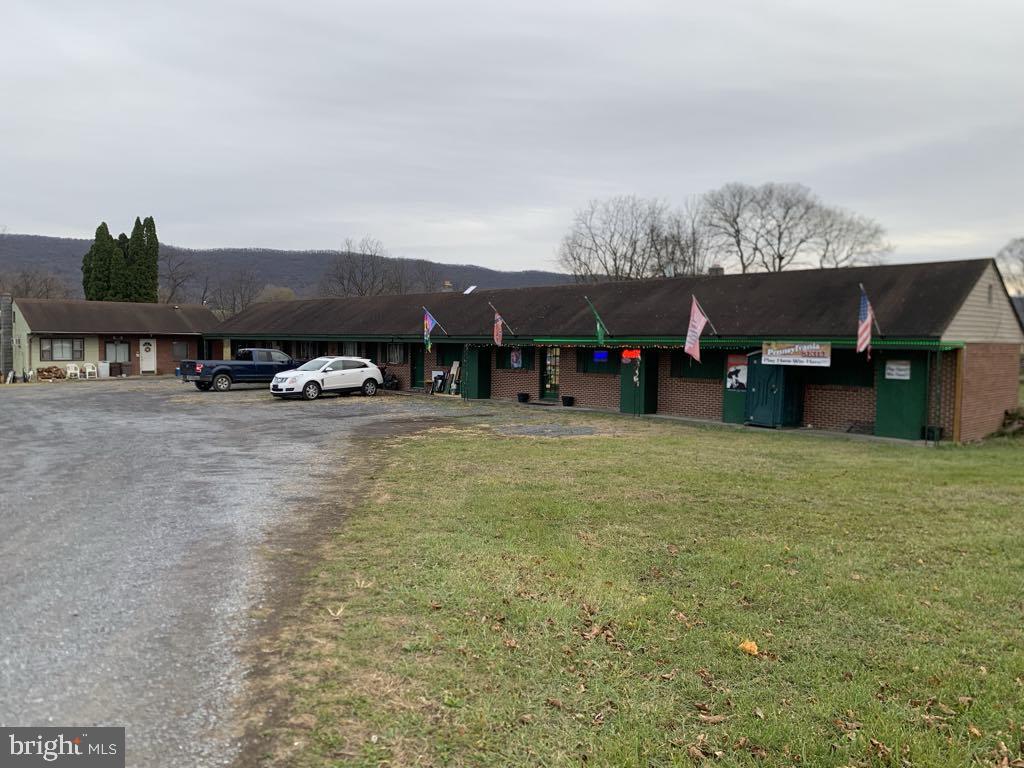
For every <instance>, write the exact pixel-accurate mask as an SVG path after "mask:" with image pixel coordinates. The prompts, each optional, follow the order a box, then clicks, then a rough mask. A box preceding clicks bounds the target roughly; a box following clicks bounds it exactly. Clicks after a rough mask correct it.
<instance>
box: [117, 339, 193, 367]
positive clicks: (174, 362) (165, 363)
mask: <svg viewBox="0 0 1024 768" xmlns="http://www.w3.org/2000/svg"><path fill="white" fill-rule="evenodd" d="M144 338H145V339H154V340H155V341H156V372H157V374H158V375H167V374H170V375H174V369H175V368H177V367H178V363H180V362H181V361H182V360H183V359H187V358H196V357H198V356H199V340H198V339H197V338H195V337H194V336H193V337H189V336H100V337H99V356H100V360H103V359H105V358H106V354H107V342H108V341H123V342H128V361H129V362H130V364H131V375H132V376H138V375H139V374H140V364H141V361H140V359H139V340H140V339H144ZM175 341H183V342H185V343H186V344H187V345H188V354H187V355H186V357H185V358H179V357H174V355H173V354H172V352H173V347H172V342H175Z"/></svg>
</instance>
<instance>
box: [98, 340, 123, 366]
mask: <svg viewBox="0 0 1024 768" xmlns="http://www.w3.org/2000/svg"><path fill="white" fill-rule="evenodd" d="M105 351H106V356H105V357H104V358H103V359H104V360H106V361H107V362H108V363H127V362H128V342H127V341H108V342H107V345H106V350H105Z"/></svg>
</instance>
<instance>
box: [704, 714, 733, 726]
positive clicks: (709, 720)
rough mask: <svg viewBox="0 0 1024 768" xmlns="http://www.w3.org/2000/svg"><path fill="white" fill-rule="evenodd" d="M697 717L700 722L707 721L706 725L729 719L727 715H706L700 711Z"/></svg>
mask: <svg viewBox="0 0 1024 768" xmlns="http://www.w3.org/2000/svg"><path fill="white" fill-rule="evenodd" d="M697 717H698V718H700V721H701V722H702V723H707V724H708V725H718V724H719V723H724V722H725V721H726V720H728V719H729V717H728V715H708V714H705V713H704V712H701V713H700V714H699V715H697Z"/></svg>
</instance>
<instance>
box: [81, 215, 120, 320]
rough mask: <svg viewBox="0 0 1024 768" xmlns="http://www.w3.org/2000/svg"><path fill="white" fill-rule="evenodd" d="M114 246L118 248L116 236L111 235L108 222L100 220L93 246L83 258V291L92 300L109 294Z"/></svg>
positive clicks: (100, 298)
mask: <svg viewBox="0 0 1024 768" xmlns="http://www.w3.org/2000/svg"><path fill="white" fill-rule="evenodd" d="M112 248H116V245H115V244H114V238H112V237H111V236H110V230H109V229H108V228H107V223H106V222H105V221H104V222H100V225H99V226H98V227H96V237H95V239H94V240H93V243H92V246H91V247H90V248H89V252H88V253H87V254H85V257H84V258H83V259H82V291H83V293H85V298H87V299H89V300H91V301H98V300H102V299H103V298H104V296H106V294H107V283H108V281H109V275H110V257H111V255H112V253H111V249H112Z"/></svg>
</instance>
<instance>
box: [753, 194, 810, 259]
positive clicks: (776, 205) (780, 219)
mask: <svg viewBox="0 0 1024 768" xmlns="http://www.w3.org/2000/svg"><path fill="white" fill-rule="evenodd" d="M755 199H756V200H757V206H758V217H759V218H760V219H761V223H762V226H763V229H762V231H763V233H764V238H763V247H762V248H761V250H760V253H759V256H758V258H759V260H760V262H761V266H762V267H764V269H765V270H766V271H768V272H782V271H783V270H785V269H788V268H789V267H792V266H800V265H808V264H810V263H812V258H813V257H812V253H811V252H812V250H813V242H814V237H815V233H816V224H817V216H818V211H819V209H820V208H821V203H820V201H819V200H818V198H817V197H815V196H814V195H813V194H812V193H811V191H810V190H809V189H808V188H807V187H805V186H802V185H800V184H763V185H761V187H760V188H759V189H758V194H757V196H756V198H755Z"/></svg>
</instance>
